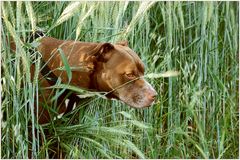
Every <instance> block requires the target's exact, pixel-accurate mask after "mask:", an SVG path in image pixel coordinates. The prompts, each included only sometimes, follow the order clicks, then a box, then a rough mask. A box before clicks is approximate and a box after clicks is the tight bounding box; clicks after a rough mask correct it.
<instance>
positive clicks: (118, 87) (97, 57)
mask: <svg viewBox="0 0 240 160" xmlns="http://www.w3.org/2000/svg"><path fill="white" fill-rule="evenodd" d="M38 51H40V53H41V54H42V61H43V62H44V63H45V64H44V65H46V66H47V67H48V70H49V71H51V74H52V75H53V76H50V77H47V75H48V74H47V73H46V74H44V73H43V72H41V74H40V79H43V80H42V81H41V84H40V85H41V87H49V86H52V85H53V84H55V82H54V83H51V80H49V79H51V78H53V77H55V78H61V81H62V83H65V84H66V83H69V84H70V85H74V86H77V87H81V88H85V89H90V90H94V91H104V92H109V91H112V92H111V93H109V94H108V95H107V97H108V98H115V99H118V100H120V101H122V102H124V103H126V104H128V105H129V106H131V107H134V108H144V107H148V106H150V105H151V104H152V103H153V102H154V99H155V97H156V95H157V93H156V91H155V90H154V89H153V87H152V86H151V85H150V84H149V83H148V82H147V81H146V80H144V79H143V78H142V76H143V75H144V65H143V63H142V61H141V60H140V58H139V57H138V55H137V54H136V53H135V52H134V51H133V50H131V49H130V48H129V47H128V44H127V42H119V43H117V44H110V43H88V42H79V41H72V40H67V41H66V40H58V39H55V38H51V37H43V38H42V39H41V40H40V45H39V47H38ZM60 53H62V54H63V53H64V55H65V57H66V58H67V60H68V64H69V66H70V67H71V71H72V77H71V79H70V77H68V75H67V72H66V71H63V70H61V69H59V68H64V62H63V58H62V57H61V54H60ZM31 69H32V72H33V71H34V66H33V67H32V68H31ZM43 74H44V75H43ZM51 74H50V75H51ZM43 76H44V77H43ZM128 82H129V83H128ZM51 92H52V90H44V92H43V94H40V96H39V102H40V104H39V123H46V122H48V121H49V113H48V111H47V110H46V109H44V107H43V106H41V103H42V102H43V101H46V99H48V98H49V96H51ZM59 100H60V101H61V102H60V103H58V105H59V110H58V113H64V112H66V110H67V106H65V103H64V102H63V100H65V99H64V97H62V98H59ZM47 103H48V102H47Z"/></svg>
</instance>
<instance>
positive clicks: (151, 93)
mask: <svg viewBox="0 0 240 160" xmlns="http://www.w3.org/2000/svg"><path fill="white" fill-rule="evenodd" d="M97 50H98V51H97V52H96V53H95V55H96V57H97V59H98V61H97V66H96V68H95V69H96V72H95V75H94V78H95V83H96V86H97V88H98V90H101V91H107V92H109V91H112V92H111V93H109V94H108V95H107V97H108V98H116V99H119V100H120V101H123V102H125V103H126V104H128V105H130V106H132V107H134V108H144V107H148V106H150V105H151V104H152V103H153V102H154V100H155V97H156V95H157V93H156V91H155V90H154V89H153V87H152V86H151V85H150V84H149V83H148V82H147V81H146V80H145V79H144V78H143V75H144V64H143V62H142V61H141V59H140V58H139V57H138V55H137V54H136V53H135V52H134V51H133V50H131V49H130V48H129V47H128V44H127V42H119V43H117V44H114V45H113V44H110V43H103V44H100V46H98V49H97Z"/></svg>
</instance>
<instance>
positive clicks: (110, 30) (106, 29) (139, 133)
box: [1, 1, 239, 158]
mask: <svg viewBox="0 0 240 160" xmlns="http://www.w3.org/2000/svg"><path fill="white" fill-rule="evenodd" d="M238 7H239V3H238V2H72V3H70V2H20V1H19V2H1V15H2V16H1V17H2V24H1V26H2V27H1V39H2V41H1V42H2V43H1V84H2V85H1V97H2V98H1V111H2V116H1V119H2V120H1V157H2V158H27V157H28V156H32V157H34V158H51V157H50V156H51V155H48V151H49V150H51V149H52V147H53V144H57V145H59V146H61V147H62V148H64V150H65V151H67V154H66V155H65V156H66V158H238V157H239V141H238V139H239V113H238V112H239V108H238V104H239V103H238V96H239V95H238V82H239V79H238V76H239V75H238V71H239V66H238V52H239V50H238V45H239V37H238V36H239V32H238V31H239V21H238V20H239V17H238V15H239V14H238V13H239V8H238ZM34 30H44V31H45V32H46V35H48V36H52V37H56V38H59V39H66V40H68V39H76V40H80V41H89V42H112V43H115V42H117V41H120V40H128V42H129V46H130V47H131V48H132V49H133V50H134V51H136V53H138V55H139V56H140V57H141V59H142V60H143V62H144V63H145V67H146V74H148V73H163V72H165V71H169V70H176V71H179V72H180V75H179V76H177V77H170V78H163V77H160V78H159V77H158V78H156V77H155V78H154V77H152V78H151V77H150V78H149V79H148V80H149V82H150V83H151V84H152V85H153V86H154V88H155V89H156V90H157V92H158V97H157V98H158V101H157V103H156V104H154V105H153V106H152V107H151V108H148V109H142V110H139V109H131V108H130V107H129V106H126V105H123V104H122V103H120V102H117V101H108V100H105V99H102V98H100V97H98V96H96V95H95V96H94V97H93V98H92V99H91V100H88V101H87V102H84V103H82V106H80V107H78V108H77V109H76V110H75V112H73V113H71V115H66V116H64V117H63V118H62V119H60V120H59V122H54V123H50V124H48V125H42V126H41V125H38V124H37V122H36V117H35V115H34V103H35V101H37V99H35V98H34V97H35V96H36V95H38V94H40V87H39V86H38V78H37V77H38V73H39V68H40V67H39V62H40V59H39V56H38V54H39V53H38V52H35V53H34V54H33V55H31V56H30V53H29V51H28V48H29V44H28V43H24V42H25V41H26V38H27V37H28V36H29V35H30V32H31V31H34ZM10 37H13V39H14V41H15V42H16V45H17V51H16V53H15V54H13V53H11V52H10V50H9V45H8V43H7V40H8V39H9V38H10ZM20 38H23V40H24V41H22V40H21V39H20ZM32 63H36V65H37V66H38V67H36V68H37V69H36V71H37V72H36V74H35V75H34V80H33V81H32V80H31V78H30V71H29V69H30V65H31V64H32ZM69 74H70V73H69ZM66 87H70V86H63V87H62V88H66ZM56 88H57V87H56ZM70 88H71V87H70ZM58 90H61V89H58ZM73 90H77V91H79V92H81V93H82V94H86V93H85V92H84V91H83V90H81V89H79V88H73ZM85 104H88V106H87V107H85V106H84V105H85ZM3 112H4V117H3ZM77 113H79V114H77ZM29 122H31V123H29ZM44 129H49V131H50V132H51V133H52V136H51V137H47V136H45V133H44ZM31 131H33V132H36V134H32V132H31ZM29 135H30V136H31V135H34V136H35V137H33V138H32V139H30V138H29ZM30 146H31V147H30ZM59 146H57V147H59ZM55 147H56V146H55ZM29 148H32V150H31V151H30V152H29Z"/></svg>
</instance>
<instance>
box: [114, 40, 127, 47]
mask: <svg viewBox="0 0 240 160" xmlns="http://www.w3.org/2000/svg"><path fill="white" fill-rule="evenodd" d="M116 44H117V45H122V46H126V47H128V41H120V42H117V43H116Z"/></svg>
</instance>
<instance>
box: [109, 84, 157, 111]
mask: <svg viewBox="0 0 240 160" xmlns="http://www.w3.org/2000/svg"><path fill="white" fill-rule="evenodd" d="M156 95H157V92H156V91H155V90H154V89H153V87H152V86H151V85H150V84H149V83H148V82H147V81H145V80H144V85H143V86H142V87H138V86H135V85H134V84H130V85H127V86H124V87H122V88H119V89H116V90H115V91H114V92H111V93H109V94H107V95H106V97H107V98H109V99H112V98H114V99H117V100H119V101H121V102H123V103H125V104H127V105H129V106H131V107H133V108H146V107H150V106H151V105H152V104H154V102H155V99H156Z"/></svg>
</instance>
